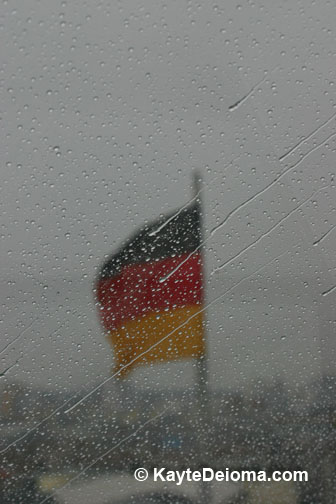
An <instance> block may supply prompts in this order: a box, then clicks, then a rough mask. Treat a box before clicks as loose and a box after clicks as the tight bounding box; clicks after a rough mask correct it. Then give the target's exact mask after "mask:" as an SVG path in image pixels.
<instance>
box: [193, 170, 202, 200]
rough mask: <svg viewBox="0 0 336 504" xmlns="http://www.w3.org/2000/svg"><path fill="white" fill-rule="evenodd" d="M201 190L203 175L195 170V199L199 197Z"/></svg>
mask: <svg viewBox="0 0 336 504" xmlns="http://www.w3.org/2000/svg"><path fill="white" fill-rule="evenodd" d="M201 188H202V175H201V171H200V170H198V169H197V168H196V169H195V170H193V192H194V197H197V196H198V195H199V192H200V190H201Z"/></svg>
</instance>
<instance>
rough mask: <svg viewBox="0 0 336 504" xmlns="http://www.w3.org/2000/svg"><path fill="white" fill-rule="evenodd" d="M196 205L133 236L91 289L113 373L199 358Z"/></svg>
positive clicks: (200, 316) (200, 299) (200, 328)
mask: <svg viewBox="0 0 336 504" xmlns="http://www.w3.org/2000/svg"><path fill="white" fill-rule="evenodd" d="M200 248H201V216H200V204H199V203H198V202H195V203H193V204H191V205H189V206H187V207H185V208H182V209H180V210H179V211H178V212H175V213H174V214H171V215H166V216H164V217H163V218H161V219H158V220H157V221H155V222H152V223H151V224H148V225H145V226H144V227H142V228H141V229H140V230H138V231H137V232H136V233H135V234H134V235H133V236H132V237H131V238H130V239H129V240H127V242H126V243H125V244H124V246H122V247H121V248H120V249H119V251H118V252H117V253H115V254H114V255H112V256H111V257H110V258H109V259H108V260H107V261H106V262H105V263H104V265H103V266H102V268H101V270H100V274H99V277H98V280H97V284H96V293H97V299H98V302H99V308H100V317H101V322H102V324H103V326H104V328H105V330H106V333H107V336H108V338H109V339H110V341H111V343H112V345H113V347H114V355H115V360H116V367H115V372H119V374H120V375H121V376H122V375H126V374H127V373H128V372H129V371H130V369H131V368H133V367H134V366H135V365H144V364H148V363H152V362H164V361H169V360H178V359H182V358H193V357H194V358H198V357H200V356H202V355H203V354H204V347H205V345H204V328H203V325H204V322H203V312H202V310H201V308H202V304H203V279H202V254H201V250H200Z"/></svg>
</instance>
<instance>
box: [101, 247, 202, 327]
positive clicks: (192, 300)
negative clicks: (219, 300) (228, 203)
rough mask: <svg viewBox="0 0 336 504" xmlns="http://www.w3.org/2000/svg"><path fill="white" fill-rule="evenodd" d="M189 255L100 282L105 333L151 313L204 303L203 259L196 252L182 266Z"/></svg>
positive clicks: (132, 267)
mask: <svg viewBox="0 0 336 504" xmlns="http://www.w3.org/2000/svg"><path fill="white" fill-rule="evenodd" d="M188 255H189V254H188V253H187V254H183V255H181V256H178V257H169V258H167V259H162V260H160V261H153V262H149V263H137V264H132V265H128V266H125V267H124V268H123V269H122V271H121V273H120V274H119V275H117V276H114V277H112V278H106V279H104V280H100V281H99V282H98V285H97V298H98V301H99V302H100V304H101V319H102V323H103V325H104V327H105V328H106V330H107V331H111V330H115V329H117V328H118V327H120V326H121V325H122V324H123V322H125V321H128V320H134V319H136V318H141V317H142V316H144V315H146V314H147V313H149V312H153V311H162V310H165V309H168V310H169V309H173V308H177V307H183V306H187V305H194V304H201V303H202V301H203V286H202V257H201V254H200V253H195V254H193V255H192V256H191V257H190V258H189V259H188V260H187V261H186V262H185V263H183V264H181V263H182V262H183V261H184V260H185V259H186V258H187V257H188ZM179 264H181V266H180V267H179V269H178V270H177V271H176V272H175V273H174V274H173V275H172V276H171V277H169V278H168V279H167V280H165V281H164V282H160V279H161V278H162V277H164V276H165V275H167V274H168V273H169V272H171V271H172V270H173V269H174V268H176V267H177V266H178V265H179Z"/></svg>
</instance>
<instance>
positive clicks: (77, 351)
mask: <svg viewBox="0 0 336 504" xmlns="http://www.w3.org/2000/svg"><path fill="white" fill-rule="evenodd" d="M0 13H1V20H0V25H1V26H0V27H1V31H0V43H1V47H2V56H1V74H0V79H1V94H2V97H1V98H2V99H1V114H0V115H1V123H0V124H1V133H2V149H1V152H2V157H1V159H2V163H1V170H2V177H1V178H2V183H1V210H2V218H1V243H2V249H1V250H2V254H1V262H0V267H1V270H0V273H1V280H2V285H3V288H2V289H1V310H2V314H1V334H2V340H3V345H4V347H5V346H6V344H7V343H9V342H11V341H13V344H12V345H10V346H9V347H8V348H7V349H6V350H5V351H3V353H2V354H0V357H1V359H2V360H1V366H2V367H3V368H6V367H8V365H11V364H14V363H16V361H17V364H16V365H15V366H14V367H13V368H12V369H11V370H10V371H9V372H8V374H7V375H6V379H8V380H9V381H10V380H12V379H20V380H25V381H26V382H28V383H32V384H34V385H43V386H45V385H47V384H48V385H49V386H51V387H58V388H73V387H77V386H79V385H80V386H84V385H86V384H89V383H92V382H95V381H96V380H99V379H104V378H105V377H106V376H107V375H108V373H109V369H110V366H111V363H112V351H111V349H110V347H109V346H108V344H107V343H106V342H105V340H104V336H103V334H102V330H101V328H100V327H99V324H98V322H97V315H96V308H95V306H94V299H93V294H92V282H93V280H94V277H95V274H96V270H97V267H98V266H99V264H100V263H101V261H102V260H103V258H104V257H105V256H106V255H107V254H109V253H111V252H112V251H113V250H114V249H115V247H117V246H118V245H119V244H120V243H121V242H122V240H124V239H125V238H126V237H127V236H128V235H129V233H131V232H133V231H134V229H136V228H137V227H138V226H140V225H141V224H142V223H143V222H144V221H145V220H150V219H153V218H156V217H157V216H158V214H160V213H165V212H167V211H171V210H172V209H174V208H177V207H178V206H180V205H182V204H184V203H185V202H186V201H187V200H188V198H190V196H191V187H190V186H191V171H192V169H193V168H199V169H200V170H201V172H202V175H203V180H204V187H205V190H204V194H203V196H204V209H205V237H206V245H205V254H206V270H207V284H206V288H207V302H208V303H212V302H213V301H214V300H215V299H217V298H218V301H217V302H213V303H212V304H211V306H210V307H209V309H208V311H207V319H208V345H209V367H210V374H211V380H212V383H213V385H214V386H218V387H222V386H225V387H226V386H230V387H235V386H237V385H242V384H247V383H249V382H250V380H251V379H254V378H258V377H262V378H267V379H269V378H270V377H272V376H275V377H282V378H283V379H286V380H288V381H290V382H291V383H296V382H300V383H301V382H304V381H305V380H308V379H310V378H312V377H314V376H315V375H316V374H317V373H319V372H320V371H321V369H327V367H328V366H330V365H331V363H332V362H333V361H334V354H332V350H333V349H334V346H333V345H334V343H333V341H334V340H333V338H334V332H335V327H334V324H335V322H334V321H335V308H334V305H335V295H336V290H335V291H331V292H330V293H329V294H328V295H325V296H322V293H323V292H325V291H327V290H328V289H330V288H332V287H333V286H334V285H336V276H335V264H336V260H335V254H334V250H335V236H336V230H335V231H333V230H332V228H333V226H335V225H336V215H335V201H336V200H335V183H334V181H333V176H334V174H335V146H336V143H335V142H336V115H335V116H334V114H336V108H335V82H336V76H335V68H336V66H335V42H334V20H335V14H336V12H335V7H334V6H332V5H328V3H327V2H322V3H321V2H319V3H318V5H317V4H316V5H315V4H314V3H312V5H307V3H306V2H295V3H294V4H292V3H290V2H277V1H272V2H267V3H264V4H263V3H261V2H258V1H257V2H241V3H240V4H239V3H236V2H231V1H229V2H225V3H222V4H216V3H212V2H203V3H200V2H189V1H188V2H177V1H171V2H167V3H164V2H157V1H147V0H146V1H145V2H140V3H139V2H135V1H134V0H133V1H123V2H105V1H102V2H57V1H56V2H51V1H45V2H40V1H36V0H35V1H32V0H29V1H27V2H24V4H22V3H21V2H19V1H17V2H10V3H8V4H5V5H3V6H2V7H1V11H0ZM240 100H241V101H240ZM235 104H237V105H236V106H234V105H235ZM334 135H335V136H334ZM304 138H307V139H306V140H305V141H303V139H304ZM295 146H296V148H295V149H294V150H293V151H292V152H290V150H291V149H292V148H293V147H295ZM286 153H288V155H287V156H285V157H283V158H282V159H281V160H279V158H281V157H282V156H283V155H284V154H286ZM281 174H283V175H282V176H281ZM296 207H298V210H295V209H296ZM235 209H237V210H235ZM233 210H234V212H233V213H232V215H231V217H230V218H229V219H228V220H227V221H226V222H225V223H224V224H223V225H220V224H221V223H222V222H223V221H224V220H225V218H226V216H227V215H228V214H230V212H232V211H233ZM287 215H288V217H287ZM214 228H216V231H215V232H213V233H212V234H211V230H213V229H214ZM329 230H331V231H330V233H329V234H327V235H326V236H325V238H323V240H321V241H320V242H319V243H318V244H316V245H315V246H314V245H313V243H314V242H316V241H317V240H318V239H320V238H321V237H323V236H324V235H325V234H326V233H328V231H329ZM235 256H237V257H236V258H235ZM233 258H235V259H233ZM231 259H232V260H231ZM226 263H227V264H226ZM223 265H224V266H223ZM222 266H223V267H222ZM263 266H264V267H263ZM245 277H248V278H247V279H246V280H245V281H243V279H244V278H245ZM236 284H239V285H237V286H236V287H235V285H236ZM226 291H228V292H227V293H226V294H225V295H224V293H225V292H226ZM220 296H221V297H220ZM32 321H34V323H33V324H32V325H30V324H31V322H32ZM23 330H25V332H24V333H22V331H23ZM192 378H193V368H192V365H191V364H190V363H183V364H180V363H179V364H176V363H172V364H166V365H163V366H161V365H159V366H156V367H155V369H139V370H137V371H136V372H135V373H134V375H133V378H132V380H133V381H134V383H137V384H139V385H140V384H141V383H147V384H148V383H153V386H156V384H157V383H159V384H160V383H162V384H163V383H165V381H166V380H167V381H168V382H169V383H170V384H176V386H178V385H179V383H181V380H182V382H183V383H184V382H186V383H189V382H190V383H191V382H192ZM144 380H146V381H144Z"/></svg>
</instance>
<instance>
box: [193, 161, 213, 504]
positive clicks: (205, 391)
mask: <svg viewBox="0 0 336 504" xmlns="http://www.w3.org/2000/svg"><path fill="white" fill-rule="evenodd" d="M201 189H202V177H201V174H200V172H199V171H198V170H194V172H193V193H194V198H195V201H196V202H197V203H198V204H199V211H200V228H201V229H200V238H201V243H202V242H203V208H202V197H201ZM200 253H201V257H202V256H203V253H204V252H203V246H201V249H200ZM202 283H203V289H204V265H203V257H202ZM205 336H206V334H205V326H204V328H203V338H204V340H205V341H204V346H205V350H204V353H203V355H201V356H200V357H198V358H197V359H196V385H197V399H198V408H199V416H200V422H199V426H200V432H199V443H198V445H199V462H200V464H201V465H204V462H205V460H207V458H208V456H207V453H206V451H207V450H208V442H207V440H208V435H207V434H208V432H207V431H208V426H209V422H208V419H209V376H208V359H207V345H206V343H207V341H206V337H205ZM200 502H201V503H202V504H203V503H207V504H210V503H211V484H210V483H209V482H205V481H201V485H200Z"/></svg>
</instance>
